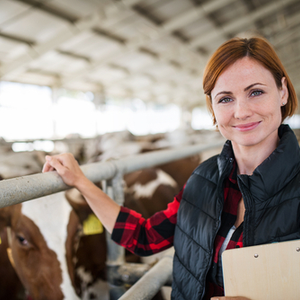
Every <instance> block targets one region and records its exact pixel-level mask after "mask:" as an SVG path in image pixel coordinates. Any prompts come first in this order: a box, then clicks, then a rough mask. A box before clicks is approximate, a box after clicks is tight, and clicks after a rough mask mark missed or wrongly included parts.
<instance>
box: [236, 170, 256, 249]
mask: <svg viewBox="0 0 300 300" xmlns="http://www.w3.org/2000/svg"><path fill="white" fill-rule="evenodd" d="M238 186H239V188H240V191H241V193H242V196H243V199H244V204H245V215H244V227H243V246H245V247H247V246H250V245H253V244H254V228H253V226H250V224H251V220H252V219H253V216H252V214H253V211H252V209H251V207H252V205H251V203H252V195H251V193H250V192H249V190H248V189H247V187H246V186H245V185H244V183H243V182H242V180H241V179H240V178H239V176H238Z"/></svg>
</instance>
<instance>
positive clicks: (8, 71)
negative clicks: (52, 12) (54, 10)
mask: <svg viewBox="0 0 300 300" xmlns="http://www.w3.org/2000/svg"><path fill="white" fill-rule="evenodd" d="M26 1H27V0H26ZM26 1H25V2H26ZM138 1H139V0H123V1H122V5H120V6H117V5H115V4H111V5H109V6H107V7H105V8H104V9H102V10H99V11H96V12H94V13H92V14H91V15H89V16H87V17H85V18H82V19H79V20H77V21H74V22H73V23H69V24H68V26H67V28H64V29H63V30H61V31H60V32H59V33H58V34H57V35H55V36H54V37H53V38H51V39H50V40H48V41H46V42H44V43H40V44H32V45H31V48H30V49H29V50H28V51H27V52H26V53H25V54H23V55H22V56H20V57H19V58H18V59H16V60H15V61H13V62H11V63H8V64H3V65H2V66H1V68H0V78H1V79H6V78H9V76H10V75H12V74H16V73H21V72H22V71H24V70H26V68H27V66H28V64H30V63H31V62H32V61H33V60H35V59H37V58H38V57H40V56H41V55H43V54H45V53H46V52H48V51H51V50H54V49H56V48H57V47H58V46H59V45H60V44H62V43H63V42H66V41H67V40H69V39H71V38H73V37H74V36H76V35H78V34H79V33H81V32H83V31H86V30H90V29H92V28H94V27H96V26H97V25H98V24H100V23H101V21H103V19H105V18H106V15H111V14H115V13H120V12H121V11H122V9H123V8H124V6H126V5H135V4H136V3H137V2H138ZM23 2H24V1H23ZM30 2H32V0H30ZM34 7H35V8H36V9H41V7H39V6H34ZM43 10H44V9H43ZM67 21H69V20H67Z"/></svg>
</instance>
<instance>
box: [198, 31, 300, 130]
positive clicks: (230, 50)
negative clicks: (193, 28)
mask: <svg viewBox="0 0 300 300" xmlns="http://www.w3.org/2000/svg"><path fill="white" fill-rule="evenodd" d="M246 56H247V57H251V58H252V59H254V60H256V61H257V62H259V63H260V64H261V65H263V66H264V67H265V68H266V69H267V70H269V71H270V72H271V73H272V75H273V77H274V79H275V82H276V85H277V87H278V89H280V88H281V87H282V86H281V79H282V77H285V78H286V83H287V88H288V92H289V98H288V101H287V104H286V105H284V106H282V107H281V115H282V121H283V120H284V119H285V118H286V117H291V116H292V115H293V114H294V113H295V111H296V109H297V106H298V99H297V95H296V92H295V89H294V87H293V84H292V82H291V80H290V78H289V76H288V74H287V72H286V70H285V68H284V66H283V65H282V63H281V61H280V59H279V57H278V56H277V54H276V52H275V50H274V49H273V47H272V46H271V45H270V44H269V43H268V42H267V41H266V40H265V39H263V38H258V37H253V38H249V39H246V38H233V39H230V40H229V41H227V42H226V43H224V44H223V45H221V46H220V47H219V48H218V49H217V51H216V52H215V53H214V54H213V55H212V57H211V58H210V60H209V61H208V63H207V65H206V68H205V70H204V76H203V90H204V93H205V94H206V104H207V107H208V109H209V111H210V112H211V113H212V116H213V122H214V125H215V124H216V118H215V115H214V112H213V108H212V103H211V91H212V90H213V88H214V87H215V84H216V81H217V79H218V77H219V76H220V75H221V73H222V72H223V71H224V70H225V69H226V68H228V67H229V66H231V65H232V64H233V63H235V62H236V61H237V60H239V59H241V58H243V57H246Z"/></svg>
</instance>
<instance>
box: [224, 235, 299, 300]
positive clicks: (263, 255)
mask: <svg viewBox="0 0 300 300" xmlns="http://www.w3.org/2000/svg"><path fill="white" fill-rule="evenodd" d="M222 265H223V279H224V289H225V296H232V297H233V296H244V297H247V298H249V299H251V300H284V299H289V300H299V299H300V240H294V241H288V242H280V243H272V244H266V245H260V246H251V247H245V248H236V249H230V250H225V251H224V252H223V254H222Z"/></svg>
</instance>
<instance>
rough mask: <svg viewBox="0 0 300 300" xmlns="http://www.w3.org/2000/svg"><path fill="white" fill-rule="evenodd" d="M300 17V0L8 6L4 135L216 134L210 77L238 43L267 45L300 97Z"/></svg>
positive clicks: (15, 1)
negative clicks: (213, 65) (218, 58)
mask: <svg viewBox="0 0 300 300" xmlns="http://www.w3.org/2000/svg"><path fill="white" fill-rule="evenodd" d="M299 13H300V2H299V1H298V0H210V1H208V0H206V1H205V0H159V1H158V0H122V1H120V0H115V1H113V0H101V1H100V0H84V1H83V0H64V1H59V0H2V1H1V2H0V79H1V82H0V93H1V94H0V110H1V111H2V112H0V113H1V116H2V117H1V119H2V123H1V126H0V127H1V128H2V129H1V131H0V136H2V138H3V139H4V140H7V141H12V140H22V139H42V138H48V139H49V138H52V139H53V138H64V137H66V136H69V137H70V135H71V136H76V135H77V136H79V137H93V136H96V135H99V134H104V133H106V132H112V131H122V130H130V131H131V132H132V133H134V134H137V135H145V134H150V133H152V134H153V133H161V132H172V131H174V130H176V129H183V128H184V129H190V128H191V127H192V128H193V129H196V130H199V129H213V126H212V122H211V117H210V115H209V114H208V113H207V111H206V108H205V97H204V93H203V89H202V75H203V69H204V67H205V64H206V62H207V60H208V58H209V57H210V55H211V54H212V52H213V51H214V50H216V48H217V47H218V46H220V45H221V44H222V43H223V42H225V41H226V40H227V39H229V38H231V37H234V36H242V37H243V36H244V37H249V36H253V35H259V36H263V37H264V38H266V39H267V40H269V41H270V42H271V44H272V45H273V46H274V48H275V50H276V51H277V53H278V55H279V57H280V59H281V60H282V62H283V64H284V66H285V68H286V69H287V71H288V74H289V75H290V78H291V80H292V82H293V84H294V86H295V89H296V92H297V93H298V95H299V93H300V85H299V83H298V77H299V75H298V67H299V64H300V59H299V53H300V51H299V47H300V39H299V36H300V34H299V32H300V30H299V26H300V21H299V20H300V18H299ZM14 83H22V84H26V85H18V84H17V85H15V84H14ZM28 84H29V85H28ZM30 89H32V90H31V91H30ZM62 98H64V100H62ZM16 99H18V100H16ZM72 99H73V101H72ZM80 100H82V101H81V102H85V106H80V105H79V104H78V103H79V102H80ZM87 102H88V103H87ZM57 105H60V106H59V107H56V108H55V106H57ZM72 116H73V117H72ZM297 117H298V116H295V117H294V118H293V119H292V120H288V122H289V123H290V124H292V125H293V127H294V128H296V127H298V125H299V120H298V118H297ZM145 120H146V121H145ZM166 120H168V122H166ZM0 122H1V121H0ZM42 122H43V123H42ZM37 123H39V124H43V125H41V126H36V124H37ZM26 124H27V125H26ZM66 124H69V126H67V125H66ZM63 126H64V129H62V127H63ZM4 128H5V129H4ZM8 130H10V132H8ZM21 132H23V134H21Z"/></svg>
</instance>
